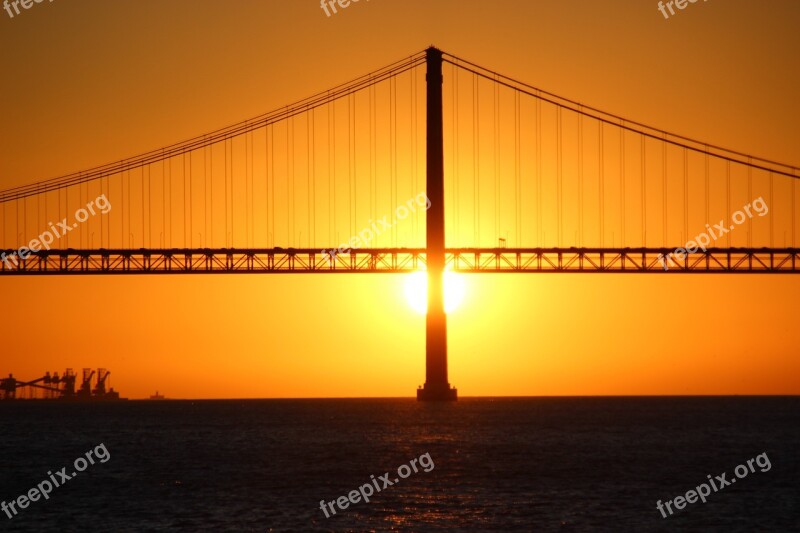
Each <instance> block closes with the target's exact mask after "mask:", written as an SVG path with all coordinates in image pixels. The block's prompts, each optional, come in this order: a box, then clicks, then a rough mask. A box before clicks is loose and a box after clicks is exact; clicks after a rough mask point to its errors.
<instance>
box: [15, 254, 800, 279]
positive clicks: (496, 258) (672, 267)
mask: <svg viewBox="0 0 800 533" xmlns="http://www.w3.org/2000/svg"><path fill="white" fill-rule="evenodd" d="M672 251H673V250H672V249H667V248H448V249H447V250H446V267H447V269H449V270H453V271H457V272H465V273H481V272H483V273H490V272H493V273H510V272H517V273H521V272H529V273H533V272H562V273H630V274H633V273H650V274H679V273H682V274H687V273H707V274H723V273H728V274H745V273H747V274H788V273H793V274H796V273H800V249H799V248H782V249H767V248H760V249H754V248H709V249H708V250H707V251H705V252H703V251H702V250H700V251H697V252H695V253H691V254H688V255H687V256H686V257H685V258H683V259H681V260H678V259H674V260H672V261H668V262H667V268H666V269H665V268H664V264H663V262H662V260H661V259H660V256H662V254H663V255H666V254H669V253H670V252H672ZM0 254H2V252H0ZM0 258H2V260H0V276H20V275H24V276H33V275H100V274H103V275H111V274H239V273H261V274H290V273H291V274H345V273H368V272H373V273H381V272H382V273H407V272H412V271H414V270H424V269H425V249H424V248H364V249H359V250H353V251H351V252H350V253H349V254H340V255H337V256H335V258H334V259H333V260H332V261H331V260H330V258H329V256H328V255H327V254H325V253H322V252H321V251H320V250H319V249H302V248H253V249H242V248H236V249H233V248H221V249H219V248H218V249H205V248H195V249H137V250H133V249H108V250H106V249H99V250H76V249H67V250H49V251H44V250H42V251H38V252H32V253H31V254H30V255H28V256H27V257H26V258H25V259H24V260H22V259H20V257H18V256H17V255H16V252H15V251H13V250H6V251H5V255H0Z"/></svg>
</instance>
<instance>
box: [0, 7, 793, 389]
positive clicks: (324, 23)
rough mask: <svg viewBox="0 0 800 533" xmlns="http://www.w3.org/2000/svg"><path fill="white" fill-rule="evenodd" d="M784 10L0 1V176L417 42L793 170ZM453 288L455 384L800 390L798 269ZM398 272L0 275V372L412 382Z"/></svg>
mask: <svg viewBox="0 0 800 533" xmlns="http://www.w3.org/2000/svg"><path fill="white" fill-rule="evenodd" d="M798 24H800V4H798V3H797V2H796V1H794V0H774V1H771V2H769V3H755V2H750V1H746V0H725V1H724V2H723V1H721V0H717V1H711V2H698V3H696V4H691V5H689V6H688V7H687V8H686V9H685V10H683V11H680V12H678V13H677V14H676V15H674V16H672V17H671V18H670V19H669V20H665V19H664V17H663V16H662V15H661V13H660V12H659V11H658V9H657V2H653V1H647V2H641V1H632V0H631V1H614V2H594V1H592V2H590V1H574V2H543V1H529V0H519V1H510V0H507V1H498V2H465V1H451V0H435V1H431V0H424V1H423V0H404V1H399V0H371V1H365V0H362V1H361V2H358V3H352V4H351V5H350V6H349V7H347V8H346V9H340V11H339V12H338V13H337V14H335V15H332V16H330V17H328V16H326V14H325V12H324V11H323V10H322V9H320V5H319V3H318V2H316V1H315V0H292V1H282V2H278V1H271V0H270V1H263V2H255V1H239V0H237V1H232V2H225V3H221V2H217V1H213V2H212V1H210V0H196V1H194V2H191V3H189V2H177V1H172V2H154V1H144V2H142V1H139V2H134V1H132V0H124V1H123V0H114V1H107V0H106V1H102V2H101V1H100V0H84V1H81V2H70V1H65V0H58V1H55V2H52V3H49V2H43V3H41V4H34V6H33V7H32V8H31V9H29V10H25V11H23V12H22V13H20V14H19V15H16V16H14V17H13V18H11V17H9V16H8V15H7V14H6V13H5V12H4V11H0V46H2V49H3V53H2V56H0V72H2V76H3V81H4V83H3V88H2V95H3V99H2V102H3V105H2V107H0V189H6V188H9V187H14V186H19V185H25V184H30V183H35V182H37V181H40V180H43V179H48V178H53V177H57V176H61V175H65V174H68V173H71V172H74V171H78V170H81V169H86V168H90V167H94V166H97V165H100V164H104V163H107V162H110V161H117V160H120V159H123V158H125V157H129V156H134V155H136V154H139V153H142V152H145V151H148V150H152V149H156V148H159V147H161V146H165V145H169V144H172V143H174V142H177V141H181V140H184V139H187V138H191V137H194V136H197V135H200V134H203V133H206V132H209V131H212V130H215V129H218V128H220V127H223V126H227V125H230V124H233V123H236V122H238V121H241V120H244V119H247V118H249V117H253V116H256V115H259V114H261V113H264V112H267V111H270V110H273V109H277V108H280V107H281V106H285V105H287V104H289V103H291V102H294V101H297V100H299V99H301V98H303V97H306V96H309V95H312V94H315V93H318V92H321V91H325V90H327V89H329V88H331V87H334V86H337V85H339V84H341V83H343V82H346V81H348V80H351V79H353V78H356V77H357V76H360V75H363V74H366V73H369V72H371V71H374V70H376V69H378V68H380V67H383V66H385V65H387V64H389V63H391V62H393V61H396V60H398V59H401V58H403V57H408V56H410V55H412V54H414V53H417V52H420V51H422V50H423V49H425V48H426V47H428V46H430V45H432V44H433V45H435V46H437V47H439V48H441V49H442V50H444V51H446V52H449V53H452V54H454V55H457V56H459V57H463V58H465V59H469V60H470V61H474V62H475V63H477V64H480V65H482V66H486V67H489V68H491V69H493V70H496V71H498V72H501V73H504V74H507V75H509V76H512V77H514V78H516V79H519V80H522V81H525V82H527V83H530V84H532V85H535V86H537V87H540V88H542V89H545V90H548V91H550V92H553V93H556V94H558V95H561V96H564V97H567V98H570V99H572V100H576V101H579V102H581V103H584V104H586V105H590V106H593V107H596V108H599V109H602V110H606V111H609V112H612V113H615V114H618V115H622V116H624V117H626V118H628V119H631V120H635V121H638V122H641V123H645V124H648V125H651V126H655V127H658V128H663V129H665V130H667V131H671V132H675V133H679V134H681V135H685V136H688V137H692V138H697V139H701V140H704V141H707V142H709V143H712V144H716V145H719V146H724V147H727V148H730V149H732V150H736V151H740V152H743V153H748V154H753V155H757V156H760V157H764V158H767V159H772V160H776V161H780V162H783V163H786V164H789V165H794V166H798V165H800V153H799V152H798V148H797V147H798V146H800V130H799V129H798V128H797V124H798V123H800V106H798V105H797V101H796V98H797V87H798V86H799V85H800V71H798V69H797V66H798V64H797V58H798V54H800V36H798V32H797V27H798ZM400 200H401V201H402V200H405V197H403V198H400ZM736 207H737V208H738V207H739V205H736ZM446 209H447V206H446ZM718 218H719V217H717V218H715V219H712V220H709V221H699V220H698V221H695V227H692V228H691V229H690V230H689V231H690V234H691V235H694V234H696V233H698V232H700V231H702V230H703V229H704V228H703V226H704V223H705V222H712V223H713V222H716V220H718ZM0 223H2V221H0ZM9 231H11V230H9V229H8V228H3V234H4V235H10V233H9ZM12 233H13V231H12ZM659 233H660V230H659ZM781 238H782V237H781ZM780 242H781V243H782V242H785V241H783V240H782V241H780ZM332 244H338V243H332ZM674 244H675V245H680V244H683V243H682V242H674ZM779 244H780V243H779ZM658 245H660V243H658ZM465 285H466V295H465V299H464V302H463V303H462V305H461V306H460V307H459V308H458V309H457V310H455V311H454V312H453V313H451V315H450V317H449V337H448V339H449V370H450V382H451V383H452V384H453V385H454V386H456V387H457V388H458V389H459V393H460V395H462V396H474V395H514V396H517V395H631V394H635V395H639V394H655V395H660V394H798V393H800V380H798V379H797V376H798V375H800V357H799V356H800V328H798V327H797V317H798V315H797V301H798V298H800V278H798V277H796V276H770V275H758V276H748V275H687V276H683V275H681V276H658V275H646V276H635V275H616V274H614V275H591V274H581V275H575V276H573V275H559V274H518V275H508V274H504V275H488V274H480V275H468V276H466V282H465ZM403 286H404V276H401V275H388V274H387V275H385V274H369V275H337V276H324V275H281V276H270V275H252V276H224V275H214V276H123V277H103V276H97V277H46V278H45V277H20V278H9V277H4V278H2V279H0V287H2V294H3V307H4V312H3V315H2V319H1V320H0V324H2V325H1V326H0V331H1V332H2V334H3V335H2V336H3V339H4V340H5V345H6V346H5V348H4V349H3V350H2V355H0V375H6V374H8V373H11V372H13V373H14V374H15V376H17V377H20V378H23V379H25V378H29V379H31V378H34V377H38V376H40V375H42V374H43V373H44V372H45V371H58V372H63V370H64V369H65V368H67V367H71V368H73V369H75V370H78V371H79V370H80V369H81V368H83V367H104V368H109V369H110V370H111V373H112V374H111V383H112V385H113V386H114V387H115V388H116V389H117V390H119V391H120V392H121V393H122V395H123V396H126V397H130V398H142V397H146V396H148V395H149V394H152V393H153V392H155V390H156V389H158V390H159V391H161V392H162V393H164V394H166V395H167V396H168V397H172V398H261V397H360V396H412V395H413V394H414V389H415V388H416V387H417V385H421V384H422V383H423V382H424V379H425V376H424V372H425V364H424V363H425V354H424V341H425V338H424V317H423V316H421V315H419V314H417V313H415V312H414V311H413V310H412V309H411V307H410V306H409V304H408V302H407V301H406V298H405V296H404V294H403Z"/></svg>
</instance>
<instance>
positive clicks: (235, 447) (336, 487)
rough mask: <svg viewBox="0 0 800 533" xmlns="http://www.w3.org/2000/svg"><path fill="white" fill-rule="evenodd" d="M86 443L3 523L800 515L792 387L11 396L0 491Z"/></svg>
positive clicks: (416, 526)
mask: <svg viewBox="0 0 800 533" xmlns="http://www.w3.org/2000/svg"><path fill="white" fill-rule="evenodd" d="M100 445H102V446H103V447H104V449H105V450H107V452H108V453H107V454H106V453H105V451H103V448H99V446H100ZM90 450H94V451H95V454H94V455H93V456H92V458H93V460H94V461H95V464H90V463H88V461H87V463H86V465H84V464H83V462H82V461H78V462H77V466H78V467H79V468H82V467H85V470H84V471H83V472H80V473H77V475H76V476H75V477H74V478H72V479H69V481H64V480H63V479H62V480H61V483H62V484H61V486H59V487H54V488H53V489H52V491H51V492H50V494H49V495H48V497H49V499H47V500H44V499H42V498H41V497H40V498H39V500H38V501H35V502H29V504H28V506H27V508H25V509H20V508H19V507H16V510H17V511H18V514H16V515H13V513H12V515H13V518H8V516H7V514H6V513H5V512H0V530H2V531H6V530H7V531H371V530H372V531H385V530H397V531H441V530H453V531H726V532H728V531H800V398H798V397H704V398H697V397H689V398H685V397H681V398H500V399H490V398H463V399H460V400H459V401H458V402H457V403H451V404H429V403H417V402H416V401H415V400H412V399H354V400H241V401H237V400H231V401H129V402H120V403H116V404H113V403H106V404H94V405H86V404H63V403H57V402H34V401H28V402H21V401H18V402H14V403H10V402H5V403H0V501H3V502H6V503H8V502H10V501H13V500H15V499H17V498H18V496H20V495H23V494H27V493H28V491H29V490H30V489H32V488H35V487H36V486H37V485H38V484H39V483H41V482H42V481H43V480H50V479H51V478H50V476H49V475H48V471H51V472H53V478H55V480H56V481H59V476H58V475H57V474H56V472H57V471H60V470H61V469H62V468H64V467H66V469H65V473H66V474H67V475H71V474H72V473H73V472H76V468H75V467H76V463H75V460H76V459H77V458H79V457H84V458H85V457H86V453H87V452H88V451H90ZM425 454H428V457H429V458H430V460H428V459H427V458H426V457H424V456H425ZM761 454H766V456H763V455H762V458H761V463H752V464H753V466H754V469H755V471H754V472H752V471H750V470H748V471H747V475H746V477H743V478H742V479H736V476H735V473H734V469H735V468H736V467H737V466H738V465H740V464H744V465H745V466H744V468H745V469H747V467H746V462H747V460H749V459H754V458H756V457H757V456H759V455H761ZM765 457H766V458H768V460H769V464H770V467H769V469H767V471H762V470H763V469H764V468H761V467H760V466H759V464H761V465H763V464H766V463H765V459H764V458H765ZM100 458H104V459H105V461H106V462H101V461H100V460H99V459H100ZM412 460H414V466H415V467H416V470H417V471H416V472H415V471H414V470H413V469H412V468H411V466H410V464H411V462H412ZM401 465H407V466H406V467H402V468H401V469H400V472H401V473H402V474H403V475H406V476H407V477H406V478H405V479H401V478H400V476H399V475H398V467H401ZM423 466H427V468H423ZM425 470H428V471H425ZM386 472H388V473H389V476H388V477H386V478H385V479H387V480H388V481H390V482H391V483H392V484H391V486H386V487H383V484H384V482H382V481H378V479H379V478H380V477H381V476H385V473H386ZM740 472H741V470H740ZM723 473H726V476H727V477H726V478H727V480H730V479H731V478H734V479H736V482H735V483H731V484H730V485H729V486H727V487H725V488H720V489H718V491H717V492H712V493H711V494H710V495H709V496H708V497H707V501H706V503H702V502H700V501H698V502H696V503H690V504H686V505H685V507H684V508H683V509H681V510H678V509H676V508H675V507H674V506H673V507H672V509H673V511H674V514H672V515H669V513H666V514H667V517H666V518H664V517H663V516H662V514H661V512H659V511H658V510H657V508H656V502H657V501H658V500H661V501H662V502H664V501H669V500H673V499H674V498H675V497H677V496H685V495H686V492H687V491H689V490H692V489H695V488H696V487H697V486H698V485H700V484H701V483H704V482H707V481H708V479H707V478H708V476H709V475H711V476H712V477H716V476H718V475H721V474H723ZM371 476H374V479H375V482H374V483H373V477H371ZM395 480H398V481H396V482H395ZM375 483H377V484H378V486H379V487H380V488H381V490H380V492H378V491H377V490H376V491H374V494H373V496H372V497H370V501H369V502H368V503H367V502H364V501H363V499H360V501H358V502H357V503H348V504H347V505H348V507H347V508H346V509H341V508H339V507H338V506H337V507H335V509H336V511H337V512H336V514H335V515H333V514H331V510H330V507H327V509H328V514H329V515H330V517H329V518H327V517H326V516H325V514H324V513H323V511H322V510H321V509H320V501H321V500H324V501H326V502H331V501H333V500H336V499H337V498H339V497H343V496H347V495H348V494H349V493H350V492H351V491H353V490H357V489H358V488H359V487H361V486H362V485H368V484H372V486H373V487H374V486H375ZM719 484H721V483H719ZM44 488H45V489H46V488H47V487H46V485H45V486H44ZM363 491H364V493H368V492H369V489H366V488H364V489H363ZM368 496H369V495H368ZM359 498H360V495H359ZM354 499H357V498H355V497H354Z"/></svg>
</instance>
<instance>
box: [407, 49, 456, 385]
mask: <svg viewBox="0 0 800 533" xmlns="http://www.w3.org/2000/svg"><path fill="white" fill-rule="evenodd" d="M425 55H426V64H427V70H428V73H427V77H426V82H427V83H426V85H427V117H426V118H427V163H426V171H427V176H426V180H427V181H426V188H427V194H428V199H429V200H430V203H431V206H430V208H428V210H427V214H426V222H425V231H426V251H425V258H426V261H427V264H428V314H427V315H425V385H424V386H423V387H422V388H419V389H417V400H420V401H454V400H457V399H458V391H457V390H456V389H454V388H452V387H450V383H449V382H448V381H447V315H446V314H445V312H444V262H445V254H444V246H445V240H444V124H443V118H442V81H443V80H442V51H441V50H438V49H436V48H434V47H430V48H428V49H427V50H426V52H425Z"/></svg>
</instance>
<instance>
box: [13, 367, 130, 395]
mask: <svg viewBox="0 0 800 533" xmlns="http://www.w3.org/2000/svg"><path fill="white" fill-rule="evenodd" d="M94 375H95V371H94V370H92V369H91V368H84V369H83V380H82V381H81V386H80V388H79V389H78V390H77V391H76V390H75V380H76V376H75V372H73V371H72V369H71V368H68V369H66V371H64V375H63V376H60V377H59V375H58V372H54V373H53V374H52V375H51V374H50V372H46V373H45V375H44V376H42V377H40V378H37V379H34V380H31V381H20V380H18V379H16V378H15V377H14V375H13V374H9V375H8V377H7V378H3V379H0V394H2V396H0V400H34V399H36V400H67V401H114V400H124V399H125V398H120V397H119V393H118V392H116V391H115V390H114V389H113V388H110V389H108V390H106V384H107V383H108V377H109V376H110V375H111V372H109V371H108V370H106V369H105V368H98V369H97V383H96V384H95V386H94V388H92V378H93V377H94ZM20 393H21V394H20Z"/></svg>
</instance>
